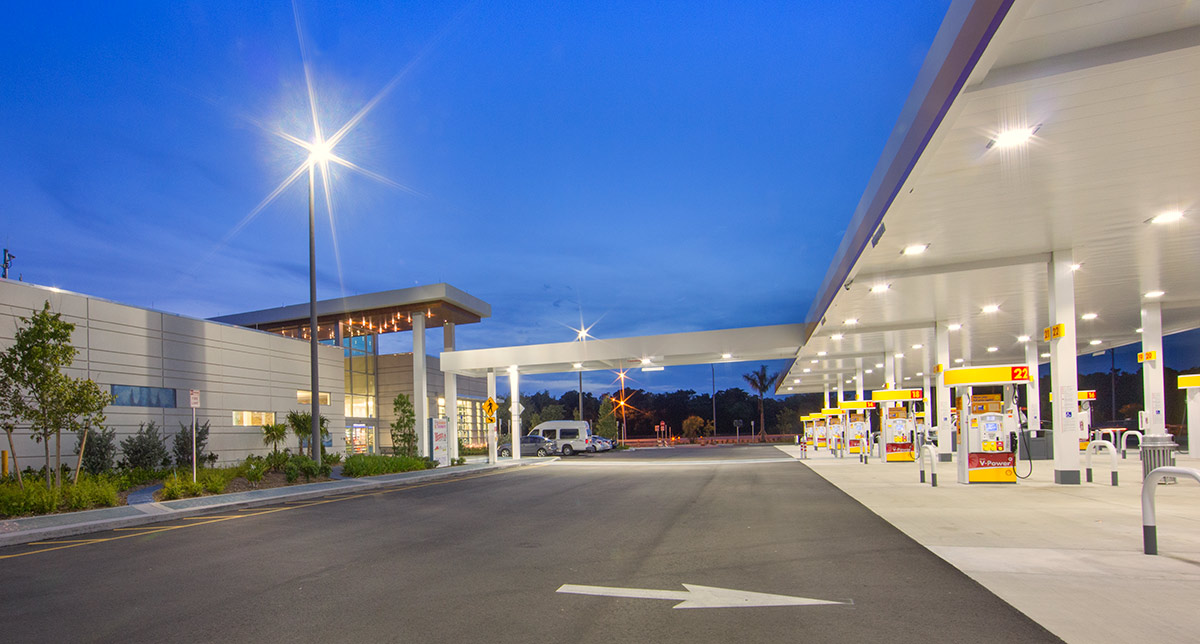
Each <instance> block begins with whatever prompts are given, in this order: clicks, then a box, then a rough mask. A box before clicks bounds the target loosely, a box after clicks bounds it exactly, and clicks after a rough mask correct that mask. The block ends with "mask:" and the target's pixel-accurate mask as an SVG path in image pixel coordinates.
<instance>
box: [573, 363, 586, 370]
mask: <svg viewBox="0 0 1200 644" xmlns="http://www.w3.org/2000/svg"><path fill="white" fill-rule="evenodd" d="M571 366H572V367H575V368H576V369H582V368H583V363H582V362H576V363H575V364H573V365H571Z"/></svg>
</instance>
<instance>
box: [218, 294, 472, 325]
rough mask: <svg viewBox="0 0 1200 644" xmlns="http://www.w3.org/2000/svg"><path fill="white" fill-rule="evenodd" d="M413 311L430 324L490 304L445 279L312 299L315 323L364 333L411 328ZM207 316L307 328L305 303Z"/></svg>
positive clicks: (463, 320)
mask: <svg viewBox="0 0 1200 644" xmlns="http://www.w3.org/2000/svg"><path fill="white" fill-rule="evenodd" d="M413 313H425V314H426V315H427V316H429V317H428V319H427V321H426V324H427V325H430V326H432V325H440V324H444V323H446V322H451V323H454V324H470V323H473V322H479V321H480V320H481V319H482V318H486V317H490V316H491V315H492V307H491V306H490V305H489V304H488V303H487V302H484V301H483V300H481V299H479V298H477V297H474V296H472V295H469V294H467V293H465V292H463V291H460V290H458V289H456V288H454V287H453V286H450V285H449V284H428V285H425V286H414V287H412V288H402V289H397V290H394V291H381V292H378V293H365V294H362V295H352V296H350V297H340V298H335V299H331V300H321V301H319V302H317V325H318V326H323V325H326V324H329V325H332V323H334V322H338V321H341V322H343V323H345V324H347V325H349V326H350V327H351V328H361V329H365V330H366V331H368V332H375V333H392V332H396V331H409V330H411V329H412V317H411V316H412V314H413ZM212 319H213V321H216V322H224V323H226V324H236V325H239V326H247V327H251V328H255V329H263V330H266V331H280V330H284V329H291V328H297V327H303V328H307V327H308V304H307V303H305V304H292V305H290V306H281V307H277V308H273V309H263V310H261V311H250V312H247V313H235V314H233V315H223V316H220V317H215V318H212Z"/></svg>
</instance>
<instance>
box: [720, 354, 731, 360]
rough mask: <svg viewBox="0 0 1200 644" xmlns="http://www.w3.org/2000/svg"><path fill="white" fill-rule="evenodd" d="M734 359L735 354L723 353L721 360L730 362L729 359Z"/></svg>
mask: <svg viewBox="0 0 1200 644" xmlns="http://www.w3.org/2000/svg"><path fill="white" fill-rule="evenodd" d="M732 357H733V354H732V353H722V354H721V359H722V360H728V359H730V358H732Z"/></svg>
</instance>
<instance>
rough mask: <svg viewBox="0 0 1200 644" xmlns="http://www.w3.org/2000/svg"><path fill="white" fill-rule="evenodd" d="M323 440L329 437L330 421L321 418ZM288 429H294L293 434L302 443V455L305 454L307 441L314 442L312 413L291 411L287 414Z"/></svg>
mask: <svg viewBox="0 0 1200 644" xmlns="http://www.w3.org/2000/svg"><path fill="white" fill-rule="evenodd" d="M320 423H321V440H324V439H326V438H328V437H329V428H328V424H329V419H327V418H325V417H324V416H321V420H320ZM287 424H288V427H291V428H292V433H293V434H295V435H296V438H297V439H298V440H299V441H300V453H301V454H303V453H304V446H305V445H306V444H307V442H306V441H310V440H312V412H309V411H294V410H293V411H289V412H288V414H287Z"/></svg>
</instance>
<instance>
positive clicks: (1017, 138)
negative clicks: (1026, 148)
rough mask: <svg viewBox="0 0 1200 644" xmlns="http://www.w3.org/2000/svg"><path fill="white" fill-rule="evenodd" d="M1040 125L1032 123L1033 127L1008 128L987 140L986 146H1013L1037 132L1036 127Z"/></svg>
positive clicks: (1025, 140)
mask: <svg viewBox="0 0 1200 644" xmlns="http://www.w3.org/2000/svg"><path fill="white" fill-rule="evenodd" d="M1040 127H1041V125H1034V126H1033V127H1014V128H1009V129H1007V130H1004V131H1002V132H1000V133H999V134H997V135H996V138H994V139H992V140H991V141H988V144H987V147H988V149H989V150H990V149H991V148H993V147H997V148H1000V149H1001V150H1003V149H1005V148H1015V147H1017V146H1018V145H1021V144H1023V143H1026V142H1028V141H1029V139H1031V138H1033V135H1034V133H1035V132H1037V131H1038V128H1040Z"/></svg>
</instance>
